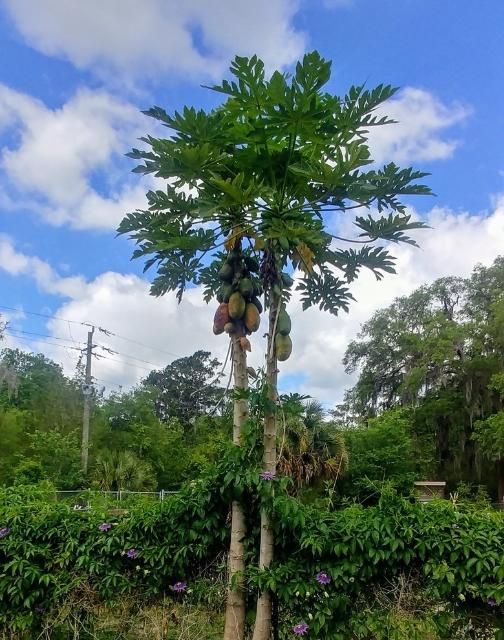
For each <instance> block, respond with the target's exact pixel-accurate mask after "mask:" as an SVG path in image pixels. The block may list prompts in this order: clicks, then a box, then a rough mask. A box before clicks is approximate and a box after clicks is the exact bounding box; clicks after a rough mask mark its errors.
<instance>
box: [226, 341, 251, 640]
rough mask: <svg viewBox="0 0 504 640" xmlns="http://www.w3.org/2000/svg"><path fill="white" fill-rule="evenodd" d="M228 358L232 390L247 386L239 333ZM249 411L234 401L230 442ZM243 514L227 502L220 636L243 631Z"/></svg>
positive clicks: (232, 637) (239, 635) (231, 637)
mask: <svg viewBox="0 0 504 640" xmlns="http://www.w3.org/2000/svg"><path fill="white" fill-rule="evenodd" d="M231 339H232V347H231V349H232V359H233V372H234V388H235V391H238V390H242V389H247V388H248V375H247V354H246V351H245V350H243V349H242V347H241V345H240V337H239V336H238V335H236V334H233V335H232V338H231ZM248 415H249V406H248V401H247V400H235V401H234V417H233V443H234V444H235V445H236V446H241V444H242V432H243V426H244V424H245V421H246V420H247V418H248ZM244 539H245V514H244V512H243V507H242V505H241V504H240V503H239V502H238V501H236V500H234V501H233V503H232V505H231V541H230V545H229V563H228V567H229V569H228V573H229V586H228V594H227V603H226V616H225V624H224V640H243V638H244V635H245V592H244V589H243V579H244V574H245V555H244Z"/></svg>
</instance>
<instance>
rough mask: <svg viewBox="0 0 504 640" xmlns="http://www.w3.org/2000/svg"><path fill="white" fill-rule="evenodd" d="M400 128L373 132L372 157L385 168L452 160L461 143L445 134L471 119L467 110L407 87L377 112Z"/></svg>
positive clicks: (371, 131) (371, 135)
mask: <svg viewBox="0 0 504 640" xmlns="http://www.w3.org/2000/svg"><path fill="white" fill-rule="evenodd" d="M376 113H377V114H382V115H387V116H389V117H390V118H392V119H393V120H396V121H397V124H390V125H387V126H382V127H376V128H371V129H370V132H369V140H370V145H371V152H372V157H373V158H374V160H375V161H376V162H377V163H379V164H381V163H383V162H390V161H394V162H397V163H399V164H403V163H409V162H414V161H430V160H445V159H446V158H450V157H451V156H452V155H453V153H454V151H455V149H456V148H457V146H458V145H459V141H458V140H456V139H454V138H448V139H447V138H445V130H446V129H450V128H451V127H453V126H454V125H456V124H460V123H462V122H463V121H464V120H466V119H467V117H468V116H469V115H470V113H471V110H470V109H469V108H468V107H467V106H463V105H461V104H458V103H453V104H449V105H448V104H445V103H443V102H441V101H440V100H439V99H438V98H437V97H436V96H434V95H433V94H432V93H429V92H428V91H425V90H423V89H418V88H415V87H406V88H405V89H403V90H402V91H400V93H399V94H398V95H397V96H396V97H394V98H392V99H391V100H389V101H388V102H386V103H385V104H384V105H383V106H382V107H380V108H379V109H377V111H376Z"/></svg>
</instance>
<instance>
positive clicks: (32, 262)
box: [0, 234, 85, 297]
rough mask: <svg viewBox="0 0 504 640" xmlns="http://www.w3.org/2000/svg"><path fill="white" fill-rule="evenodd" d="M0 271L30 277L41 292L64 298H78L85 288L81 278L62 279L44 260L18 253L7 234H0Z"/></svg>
mask: <svg viewBox="0 0 504 640" xmlns="http://www.w3.org/2000/svg"><path fill="white" fill-rule="evenodd" d="M0 270H3V271H4V272H6V273H8V274H9V275H11V276H28V277H29V278H32V279H33V280H35V282H36V283H37V286H38V287H39V288H40V290H41V291H44V292H45V293H50V294H54V295H58V296H63V297H77V296H79V295H81V294H82V291H83V288H84V286H85V280H84V278H82V277H81V276H69V277H61V276H60V275H59V274H58V273H57V272H56V271H55V270H54V269H53V268H52V267H51V266H50V265H49V264H48V263H47V262H45V261H44V260H41V259H40V258H37V257H36V256H29V255H26V254H25V253H22V252H20V251H18V250H17V249H16V247H15V246H14V242H13V240H12V239H11V238H10V237H9V236H7V235H5V234H0Z"/></svg>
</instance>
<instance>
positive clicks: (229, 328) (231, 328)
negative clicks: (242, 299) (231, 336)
mask: <svg viewBox="0 0 504 640" xmlns="http://www.w3.org/2000/svg"><path fill="white" fill-rule="evenodd" d="M234 328H235V326H234V324H233V323H232V322H226V324H225V325H224V331H225V332H226V333H233V331H234Z"/></svg>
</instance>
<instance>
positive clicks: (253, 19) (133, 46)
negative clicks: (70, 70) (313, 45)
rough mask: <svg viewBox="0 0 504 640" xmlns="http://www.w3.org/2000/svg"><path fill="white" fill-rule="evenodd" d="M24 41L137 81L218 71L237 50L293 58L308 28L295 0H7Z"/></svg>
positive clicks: (271, 59) (274, 62)
mask: <svg viewBox="0 0 504 640" xmlns="http://www.w3.org/2000/svg"><path fill="white" fill-rule="evenodd" d="M4 4H5V7H6V10H7V11H8V13H9V14H10V16H11V18H12V20H13V21H14V24H15V25H16V27H17V29H18V30H19V31H20V33H21V34H22V35H23V36H24V38H25V39H26V41H27V42H28V43H29V44H30V45H31V46H33V47H34V48H36V49H38V50H39V51H41V52H43V53H45V54H47V55H50V56H58V57H62V58H65V59H67V60H69V61H70V62H72V63H73V64H74V65H75V66H76V67H78V68H80V69H90V70H91V71H92V72H93V73H96V74H98V75H101V76H107V77H108V78H110V77H111V76H112V75H113V74H114V75H115V74H119V76H121V77H123V78H124V77H126V78H130V77H134V78H136V79H137V80H144V79H146V78H151V79H152V78H158V77H159V76H160V75H163V74H168V73H176V74H188V73H189V74H192V75H194V76H199V77H201V76H202V75H204V76H209V75H210V76H218V75H219V74H221V73H222V71H223V69H224V68H225V66H226V64H227V63H228V62H229V59H230V58H231V57H233V56H234V55H235V54H240V55H250V54H254V53H257V54H258V55H260V56H261V57H262V58H263V59H264V60H265V62H266V64H267V65H268V66H269V67H281V66H284V65H286V64H289V63H291V62H292V61H293V60H295V59H296V58H297V57H298V56H299V55H300V54H301V53H302V51H303V49H304V35H303V34H302V33H300V32H299V31H297V30H296V28H295V27H294V25H293V22H292V20H293V17H294V15H295V14H296V12H297V10H298V2H297V1H292V0H256V1H255V2H249V1H248V0H185V1H184V2H179V1H178V0H143V2H138V1H137V0H107V2H101V1H100V0H86V1H85V2H81V1H80V0H66V1H65V2H61V1H60V0H37V2H33V0H4Z"/></svg>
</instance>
